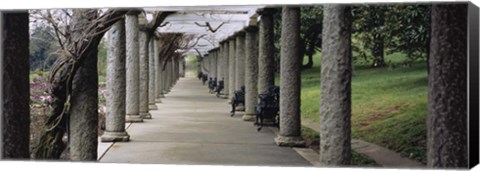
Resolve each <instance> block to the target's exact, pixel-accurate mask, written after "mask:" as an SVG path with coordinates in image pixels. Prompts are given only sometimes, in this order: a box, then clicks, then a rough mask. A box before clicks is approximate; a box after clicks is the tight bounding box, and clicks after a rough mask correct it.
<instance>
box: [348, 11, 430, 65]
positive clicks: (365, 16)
mask: <svg viewBox="0 0 480 171" xmlns="http://www.w3.org/2000/svg"><path fill="white" fill-rule="evenodd" d="M352 14H353V20H354V23H353V25H352V26H353V32H354V35H353V39H354V40H355V41H356V42H357V43H356V44H354V47H353V50H354V51H356V52H357V53H358V56H357V58H354V59H357V60H358V59H359V58H358V57H360V58H363V59H364V60H366V61H367V62H369V61H370V59H372V62H371V66H372V67H383V66H386V65H387V64H386V63H385V60H384V53H385V52H386V53H387V54H391V53H394V52H401V53H404V54H405V55H406V57H407V58H408V61H406V62H408V63H411V62H414V61H416V60H418V59H427V58H428V48H429V39H430V36H429V35H430V33H429V32H430V5H426V4H411V5H404V4H395V5H361V6H354V8H353V9H352Z"/></svg>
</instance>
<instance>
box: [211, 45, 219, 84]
mask: <svg viewBox="0 0 480 171" xmlns="http://www.w3.org/2000/svg"><path fill="white" fill-rule="evenodd" d="M217 51H218V49H214V50H213V56H212V57H213V79H215V78H217V79H218V54H217Z"/></svg>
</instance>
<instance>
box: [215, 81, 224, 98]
mask: <svg viewBox="0 0 480 171" xmlns="http://www.w3.org/2000/svg"><path fill="white" fill-rule="evenodd" d="M223 88H224V84H223V78H222V80H220V81H218V86H217V88H216V89H215V92H216V93H217V94H216V96H217V97H220V92H221V91H222V90H223Z"/></svg>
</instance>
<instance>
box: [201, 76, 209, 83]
mask: <svg viewBox="0 0 480 171" xmlns="http://www.w3.org/2000/svg"><path fill="white" fill-rule="evenodd" d="M207 80H208V74H202V82H203V85H205V82H207Z"/></svg>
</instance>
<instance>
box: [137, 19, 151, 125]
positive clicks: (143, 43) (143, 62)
mask: <svg viewBox="0 0 480 171" xmlns="http://www.w3.org/2000/svg"><path fill="white" fill-rule="evenodd" d="M142 27H143V26H142ZM141 30H142V31H140V32H139V33H140V35H139V36H140V37H139V43H140V82H139V93H138V98H139V104H138V108H139V113H140V116H141V117H142V118H143V119H151V118H152V115H151V114H150V113H149V112H148V99H149V97H148V81H149V80H148V79H149V78H148V67H149V64H148V54H149V53H148V51H149V46H150V45H149V42H148V39H149V38H148V37H147V32H145V31H143V29H141Z"/></svg>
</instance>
